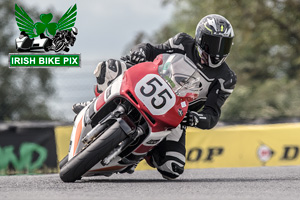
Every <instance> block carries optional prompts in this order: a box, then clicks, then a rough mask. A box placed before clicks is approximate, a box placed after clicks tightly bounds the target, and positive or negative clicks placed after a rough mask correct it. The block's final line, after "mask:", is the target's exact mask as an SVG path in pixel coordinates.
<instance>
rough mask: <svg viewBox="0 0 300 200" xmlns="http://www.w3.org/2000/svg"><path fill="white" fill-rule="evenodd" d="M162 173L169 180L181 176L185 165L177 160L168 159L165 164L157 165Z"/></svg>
mask: <svg viewBox="0 0 300 200" xmlns="http://www.w3.org/2000/svg"><path fill="white" fill-rule="evenodd" d="M157 170H158V171H159V172H160V173H161V175H162V176H163V177H164V178H165V179H168V180H172V179H175V178H177V177H179V176H180V175H181V174H182V173H183V172H184V165H182V164H180V163H178V162H176V161H167V162H165V163H164V164H163V165H161V166H159V167H157Z"/></svg>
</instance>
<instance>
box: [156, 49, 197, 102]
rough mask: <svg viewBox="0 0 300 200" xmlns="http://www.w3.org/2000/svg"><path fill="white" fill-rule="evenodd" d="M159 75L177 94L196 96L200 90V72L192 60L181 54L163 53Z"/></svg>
mask: <svg viewBox="0 0 300 200" xmlns="http://www.w3.org/2000/svg"><path fill="white" fill-rule="evenodd" d="M163 61H164V62H163V64H162V65H160V66H159V68H158V72H159V75H160V76H161V77H162V78H163V79H164V80H165V81H166V82H167V83H168V84H169V85H170V87H171V88H172V90H173V91H174V93H175V94H176V95H178V96H182V97H184V96H186V95H187V94H189V95H191V94H192V95H193V96H195V97H196V96H197V95H198V94H199V91H200V87H199V86H200V84H201V82H200V78H201V76H200V74H199V72H198V69H197V67H196V66H195V65H194V64H193V63H192V61H191V60H190V59H189V58H187V57H186V56H185V55H182V54H171V55H169V54H164V55H163Z"/></svg>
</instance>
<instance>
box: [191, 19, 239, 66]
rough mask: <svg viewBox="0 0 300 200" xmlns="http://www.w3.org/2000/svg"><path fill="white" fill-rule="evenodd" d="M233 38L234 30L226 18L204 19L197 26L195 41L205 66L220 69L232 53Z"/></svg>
mask: <svg viewBox="0 0 300 200" xmlns="http://www.w3.org/2000/svg"><path fill="white" fill-rule="evenodd" d="M233 37H234V32H233V28H232V26H231V24H230V22H229V21H228V20H227V19H226V18H225V17H223V16H221V15H216V14H212V15H207V16H205V17H203V18H202V19H201V20H200V22H199V23H198V25H197V28H196V34H195V40H196V46H197V50H198V53H199V55H200V57H201V60H202V61H203V62H204V65H207V66H209V67H213V68H215V67H219V66H220V65H221V64H222V63H223V62H224V61H225V60H226V58H227V56H228V54H229V52H230V48H231V46H232V40H233ZM203 62H202V64H203Z"/></svg>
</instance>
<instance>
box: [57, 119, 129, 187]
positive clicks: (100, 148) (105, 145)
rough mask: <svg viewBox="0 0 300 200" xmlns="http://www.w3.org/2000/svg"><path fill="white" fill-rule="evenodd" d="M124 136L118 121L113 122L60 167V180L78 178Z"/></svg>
mask: <svg viewBox="0 0 300 200" xmlns="http://www.w3.org/2000/svg"><path fill="white" fill-rule="evenodd" d="M126 137H127V135H126V134H125V132H124V131H123V130H122V129H121V127H120V125H119V123H118V122H116V123H114V124H113V125H112V126H111V127H110V128H109V129H108V130H106V131H105V132H104V133H103V134H102V135H101V136H100V137H98V138H97V139H96V140H95V141H94V142H93V143H92V144H90V145H89V146H88V147H86V149H84V150H83V151H81V152H79V153H78V154H77V155H76V156H74V157H73V158H72V159H71V160H70V161H69V162H68V163H66V164H65V166H63V167H62V169H61V171H60V173H59V175H60V178H61V180H62V181H64V182H74V181H76V180H79V179H80V178H81V176H82V175H83V174H84V173H86V172H87V171H88V170H89V169H91V168H92V167H93V166H94V165H95V164H97V163H98V162H99V161H101V160H103V159H104V158H105V157H106V156H107V155H108V154H109V153H110V152H111V151H112V150H113V149H114V148H116V147H117V146H118V145H119V143H120V142H122V141H123V140H124V139H125V138H126Z"/></svg>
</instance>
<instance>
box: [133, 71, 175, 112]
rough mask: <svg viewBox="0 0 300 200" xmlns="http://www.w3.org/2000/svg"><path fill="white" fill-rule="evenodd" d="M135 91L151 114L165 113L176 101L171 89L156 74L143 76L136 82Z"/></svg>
mask: <svg viewBox="0 0 300 200" xmlns="http://www.w3.org/2000/svg"><path fill="white" fill-rule="evenodd" d="M135 93H136V95H137V97H138V98H139V99H140V100H141V101H142V102H143V103H144V105H145V106H146V107H147V108H148V110H149V111H150V112H151V113H152V114H153V115H163V114H165V113H166V112H168V110H170V109H171V108H172V107H173V106H174V105H175V101H176V97H175V94H174V92H173V91H172V89H171V88H170V87H169V86H168V84H167V83H166V82H165V81H164V80H163V79H162V78H161V77H160V76H159V75H156V74H147V75H146V76H145V77H143V78H142V79H141V80H140V81H139V82H138V83H137V84H136V87H135Z"/></svg>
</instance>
